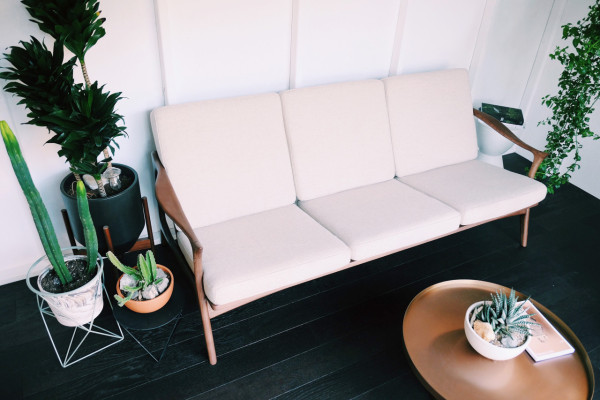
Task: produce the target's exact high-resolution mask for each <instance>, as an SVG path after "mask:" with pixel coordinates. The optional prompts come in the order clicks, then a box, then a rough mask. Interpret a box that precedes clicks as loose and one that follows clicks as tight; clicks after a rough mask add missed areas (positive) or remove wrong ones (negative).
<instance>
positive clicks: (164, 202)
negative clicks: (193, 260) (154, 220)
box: [152, 151, 202, 254]
mask: <svg viewBox="0 0 600 400" xmlns="http://www.w3.org/2000/svg"><path fill="white" fill-rule="evenodd" d="M152 163H153V164H154V169H155V170H156V172H157V175H156V182H155V188H156V200H157V201H158V204H160V206H161V208H162V209H163V211H164V212H165V214H167V215H168V216H169V218H171V219H172V220H173V222H174V223H175V225H177V226H178V227H179V228H180V229H181V231H182V232H183V233H184V234H185V235H186V236H187V237H188V239H189V240H190V243H191V244H192V250H193V251H194V254H195V253H196V252H200V254H201V252H202V245H201V244H200V241H199V240H198V238H197V237H196V234H195V233H194V230H193V229H192V227H191V226H190V223H189V221H188V219H187V217H186V216H185V213H184V212H183V209H182V208H181V203H179V199H178V198H177V195H176V194H175V189H173V185H171V180H170V179H169V176H168V175H167V171H166V170H165V167H164V166H163V164H162V162H161V161H160V158H159V157H158V153H157V152H156V151H153V152H152Z"/></svg>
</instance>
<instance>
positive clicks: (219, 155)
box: [151, 93, 296, 227]
mask: <svg viewBox="0 0 600 400" xmlns="http://www.w3.org/2000/svg"><path fill="white" fill-rule="evenodd" d="M151 120H152V130H153V132H154V140H155V142H156V147H157V149H158V152H159V155H160V159H161V161H162V162H163V164H164V166H165V168H166V170H167V173H168V174H169V178H170V179H171V183H172V184H173V187H174V188H175V192H176V193H177V197H178V198H179V201H180V203H181V206H182V208H183V210H184V211H185V213H186V215H187V217H188V220H189V222H190V224H191V226H192V227H200V226H206V225H210V224H214V223H218V222H221V221H225V220H228V219H232V218H236V217H239V216H243V215H249V214H253V213H257V212H261V211H264V210H268V209H272V208H276V207H281V206H284V205H287V204H292V203H294V201H295V200H296V194H295V190H294V181H293V176H292V171H291V164H290V159H289V152H288V147H287V139H286V137H285V131H284V126H283V117H282V113H281V100H280V98H279V96H278V95H277V94H275V93H270V94H264V95H258V96H247V97H237V98H231V99H220V100H211V101H202V102H197V103H187V104H180V105H174V106H167V107H162V108H158V109H156V110H154V111H153V112H152V117H151Z"/></svg>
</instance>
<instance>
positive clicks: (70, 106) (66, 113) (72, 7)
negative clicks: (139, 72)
mask: <svg viewBox="0 0 600 400" xmlns="http://www.w3.org/2000/svg"><path fill="white" fill-rule="evenodd" d="M21 2H22V3H23V4H24V5H25V7H26V9H27V11H28V12H29V14H30V15H31V17H32V19H31V21H33V22H35V23H36V24H37V25H38V27H39V28H40V30H41V31H43V32H46V33H48V34H49V35H50V36H52V37H53V38H54V40H55V42H54V46H53V48H52V51H50V50H49V49H48V48H47V47H46V45H45V44H44V43H43V42H40V41H39V40H38V39H36V38H34V37H31V38H30V40H29V41H28V42H24V41H21V42H20V46H12V47H10V48H9V52H8V53H6V54H4V58H5V59H6V61H8V63H9V64H10V65H9V66H7V67H6V68H5V69H4V71H2V72H0V78H3V79H5V80H7V81H8V83H7V84H6V85H5V86H4V90H6V91H7V92H9V93H13V94H15V95H17V96H18V97H20V98H21V101H19V104H23V105H25V107H27V109H28V110H29V113H28V114H27V116H28V118H29V121H28V122H27V123H28V124H31V125H36V126H42V127H45V128H47V129H48V130H49V131H50V132H52V134H53V136H52V137H51V138H50V140H48V143H55V144H58V145H59V146H60V150H59V151H58V155H59V156H61V157H62V156H64V157H65V158H66V159H67V162H68V163H69V165H70V169H71V171H72V172H73V173H74V174H75V176H76V177H79V175H81V174H90V175H92V176H93V177H94V178H95V179H96V181H97V182H98V189H99V192H100V196H101V197H105V196H106V193H105V192H104V186H103V185H102V184H101V178H102V172H104V170H105V169H106V167H107V166H108V163H110V161H111V157H110V154H109V151H108V149H110V151H111V152H112V153H113V154H114V150H115V147H118V145H117V143H116V142H115V139H116V138H118V137H120V136H125V135H126V133H125V127H124V126H120V125H119V122H121V121H122V120H123V117H122V116H121V115H119V114H118V113H116V112H115V108H116V105H117V102H118V101H119V100H120V99H121V93H110V92H108V91H106V90H104V86H100V85H99V84H98V82H93V83H92V82H91V81H90V78H89V76H88V71H87V66H86V64H85V55H86V53H87V51H88V50H89V49H90V48H91V47H92V46H93V45H94V44H96V42H97V41H98V40H99V39H101V38H102V37H103V36H104V34H105V30H104V28H103V27H102V24H103V23H104V18H99V15H100V11H99V10H98V9H99V3H98V0H54V1H47V0H22V1H21ZM64 48H67V49H68V50H70V51H71V52H72V53H73V54H74V55H75V56H74V57H72V58H70V59H68V60H66V61H65V60H64ZM77 62H79V65H80V66H81V69H82V72H83V76H84V80H85V83H83V84H82V83H76V82H75V81H74V78H73V69H74V68H75V66H76V64H77ZM100 154H103V159H102V160H101V161H98V158H99V156H100Z"/></svg>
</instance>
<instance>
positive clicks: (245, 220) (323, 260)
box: [178, 205, 350, 304]
mask: <svg viewBox="0 0 600 400" xmlns="http://www.w3.org/2000/svg"><path fill="white" fill-rule="evenodd" d="M194 232H195V233H196V235H197V237H198V239H199V240H200V242H201V243H202V246H203V247H204V252H203V255H202V259H203V266H204V290H205V293H206V296H207V297H208V299H209V300H210V301H211V302H212V303H213V304H227V303H231V302H234V301H237V300H242V299H246V298H249V297H253V296H257V295H260V294H263V293H265V292H269V291H272V290H275V289H280V288H283V287H287V286H290V285H294V284H297V283H300V282H303V281H305V280H309V279H313V278H316V277H318V276H321V275H325V274H328V273H331V272H333V271H335V270H337V269H339V268H341V267H343V266H345V265H346V264H348V263H349V262H350V250H349V249H348V247H347V246H346V245H344V243H342V242H341V241H340V240H339V239H338V238H336V237H335V236H333V235H332V234H331V233H330V232H329V231H327V229H325V228H323V227H322V226H321V225H319V224H318V223H317V222H315V221H314V220H313V219H312V218H310V217H309V216H308V215H306V213H304V212H303V211H302V210H300V209H299V208H298V207H297V206H296V205H289V206H285V207H281V208H277V209H274V210H270V211H265V212H262V213H259V214H254V215H249V216H245V217H241V218H236V219H233V220H230V221H226V222H222V223H220V224H216V225H211V226H206V227H203V228H198V229H195V230H194ZM178 241H179V245H180V247H181V250H182V251H183V254H184V255H185V257H186V259H187V261H188V263H190V265H193V263H192V248H191V246H190V243H189V241H188V240H187V238H186V237H185V235H183V234H181V233H179V235H178Z"/></svg>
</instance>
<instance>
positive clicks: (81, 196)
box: [76, 181, 98, 275]
mask: <svg viewBox="0 0 600 400" xmlns="http://www.w3.org/2000/svg"><path fill="white" fill-rule="evenodd" d="M76 192H77V211H78V212H79V219H80V220H81V225H82V226H83V237H84V238H85V247H86V250H87V263H88V274H90V275H91V274H92V272H93V271H94V270H95V268H96V259H97V258H98V237H97V236H96V229H95V228H94V221H92V215H91V214H90V206H89V204H88V198H87V192H86V190H85V184H84V183H83V182H82V181H78V182H77V190H76Z"/></svg>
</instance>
